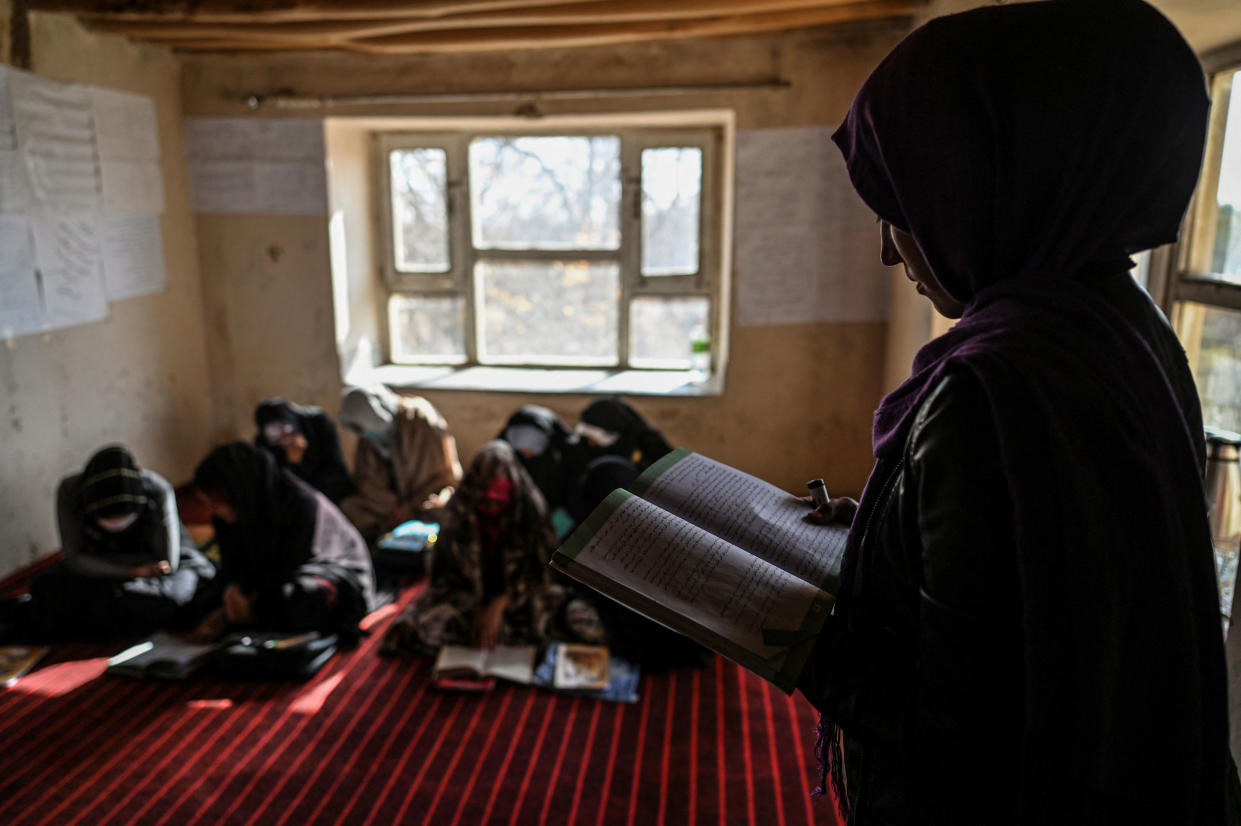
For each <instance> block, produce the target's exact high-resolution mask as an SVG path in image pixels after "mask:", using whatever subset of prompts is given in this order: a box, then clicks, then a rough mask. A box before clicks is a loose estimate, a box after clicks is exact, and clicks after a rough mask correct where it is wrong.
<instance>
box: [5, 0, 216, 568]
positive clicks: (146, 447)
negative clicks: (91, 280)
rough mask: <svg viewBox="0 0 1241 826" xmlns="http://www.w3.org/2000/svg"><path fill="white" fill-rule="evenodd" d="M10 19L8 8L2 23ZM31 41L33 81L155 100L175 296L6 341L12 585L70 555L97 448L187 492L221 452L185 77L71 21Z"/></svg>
mask: <svg viewBox="0 0 1241 826" xmlns="http://www.w3.org/2000/svg"><path fill="white" fill-rule="evenodd" d="M7 11H8V9H7V8H5V7H0V19H3V18H5V17H6V13H7ZM31 29H32V32H31V34H32V42H31V47H32V48H31V53H32V60H33V65H32V67H31V68H32V69H33V70H34V71H35V72H38V73H39V74H42V75H46V76H48V77H51V78H54V79H56V80H61V81H69V82H88V83H92V84H96V85H100V86H106V87H110V88H115V89H122V90H126V91H132V92H139V93H141V94H144V95H150V96H152V97H153V98H154V99H155V102H156V111H157V115H158V119H159V138H160V146H161V148H162V154H163V160H162V164H161V165H162V170H163V176H164V195H165V200H166V202H167V208H166V210H165V213H164V215H163V216H162V219H161V222H160V224H161V229H162V231H163V240H164V258H165V264H166V267H167V285H166V286H165V288H164V290H163V291H162V292H160V293H157V294H155V295H150V296H145V297H140V298H132V299H127V300H124V301H118V302H114V303H112V304H111V314H110V316H109V317H108V318H107V319H106V320H104V321H102V322H98V323H93V324H84V325H80V326H77V327H72V328H69V329H66V330H58V331H56V332H51V333H46V334H42V335H33V336H22V337H19V338H15V339H11V340H7V341H0V433H2V435H0V575H3V574H5V573H7V572H9V571H12V570H13V569H15V568H17V567H19V566H21V565H24V564H26V563H28V562H30V561H31V560H33V559H35V558H37V557H40V556H43V555H45V554H46V553H48V552H49V551H51V550H54V549H55V548H57V547H58V546H59V538H58V536H57V532H56V526H55V514H54V499H53V497H54V493H55V490H56V485H57V483H58V481H59V479H60V477H61V476H62V475H64V474H66V473H69V472H73V471H78V470H80V469H81V468H82V466H83V465H84V464H85V463H86V460H87V458H88V457H89V455H90V454H91V453H92V452H93V451H94V450H95V449H96V448H98V447H100V446H101V445H103V444H106V443H110V442H122V443H124V444H126V445H128V446H129V447H130V449H131V450H133V452H134V454H135V456H136V457H137V459H138V461H139V463H141V464H143V465H144V466H146V467H150V468H152V469H153V470H155V471H157V472H159V473H161V474H163V475H165V476H167V477H168V478H169V479H171V480H173V481H178V480H184V479H186V478H188V476H189V475H190V473H191V472H192V471H193V467H194V463H195V462H196V461H197V460H198V459H199V458H200V457H201V456H202V454H203V453H204V452H205V450H206V448H207V447H208V444H209V441H208V436H209V433H208V428H209V424H210V410H209V404H208V401H209V399H210V394H211V389H210V386H209V382H208V373H207V364H206V355H205V352H204V347H203V322H202V311H201V285H200V281H199V274H198V251H197V247H196V245H195V236H194V223H193V214H192V212H191V210H190V204H189V195H188V184H187V180H186V174H185V165H184V161H183V158H184V149H183V146H182V125H181V88H180V74H181V70H180V65H179V64H178V62H177V60H176V59H175V58H174V57H173V56H172V55H171V53H169V52H168V51H167V50H165V49H157V48H152V47H148V46H140V45H135V44H132V43H129V42H128V41H125V40H122V39H120V38H116V37H104V36H98V35H95V34H91V33H88V32H86V31H84V30H83V29H82V28H81V27H80V26H78V25H77V23H76V22H74V21H73V20H72V19H70V18H68V17H66V16H62V15H51V14H38V13H36V14H32V15H31ZM6 31H7V28H6ZM0 54H7V51H6V50H5V49H0Z"/></svg>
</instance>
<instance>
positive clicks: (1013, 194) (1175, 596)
mask: <svg viewBox="0 0 1241 826" xmlns="http://www.w3.org/2000/svg"><path fill="white" fill-rule="evenodd" d="M1206 110H1207V96H1206V93H1205V87H1204V83H1203V78H1202V74H1201V70H1200V68H1199V66H1198V63H1197V60H1196V59H1195V57H1194V55H1193V52H1192V51H1191V50H1190V49H1189V47H1188V46H1187V45H1186V44H1185V42H1184V40H1183V39H1182V38H1181V37H1180V35H1179V34H1178V33H1177V32H1176V30H1175V29H1174V28H1173V27H1172V26H1171V25H1170V24H1169V23H1168V22H1167V21H1166V20H1165V19H1164V18H1163V17H1162V16H1161V15H1160V14H1159V13H1158V12H1156V11H1155V10H1154V9H1152V8H1151V7H1150V6H1148V5H1146V4H1145V3H1141V2H1138V1H1137V0H1093V1H1090V0H1051V2H1041V3H1029V4H1015V5H1007V6H999V7H988V8H982V9H977V10H975V11H971V12H966V13H963V14H959V15H952V16H949V17H945V18H940V19H937V20H934V21H932V22H931V23H929V24H927V25H926V26H923V27H922V28H920V29H918V30H917V31H915V32H914V33H913V34H911V35H910V36H909V37H908V38H906V40H905V41H903V42H902V43H901V44H900V45H898V46H897V47H896V49H895V50H894V51H893V52H892V53H891V54H890V55H888V57H887V58H885V60H884V61H883V62H882V63H881V64H880V65H879V67H878V68H877V69H876V70H875V72H874V73H873V74H872V75H871V77H870V78H869V79H868V80H867V81H866V83H865V85H864V86H863V87H862V89H861V91H860V92H859V94H858V96H857V99H856V100H855V101H854V104H853V107H852V109H851V110H850V112H849V114H848V117H847V118H846V120H845V123H844V124H843V125H842V126H841V128H840V129H839V131H838V132H837V133H836V135H835V136H834V137H833V139H834V140H835V141H836V143H837V144H838V145H839V146H840V148H841V150H842V152H843V153H844V155H845V159H846V162H847V165H848V169H849V175H850V178H851V180H852V182H853V185H854V187H855V188H856V189H857V191H858V193H859V194H860V195H861V197H862V199H863V200H864V201H865V202H866V203H867V204H869V205H870V206H871V208H872V209H874V210H875V211H876V212H877V213H878V215H879V216H880V217H881V218H883V219H884V220H886V221H888V222H890V223H891V224H892V225H893V226H896V227H898V228H900V229H903V230H905V231H907V232H909V233H910V234H911V235H912V236H913V237H914V239H915V241H916V242H917V244H918V246H919V248H920V249H921V251H922V252H923V254H924V256H925V257H926V259H927V261H928V263H929V264H930V266H931V268H932V270H933V271H934V274H935V276H936V278H937V280H939V281H940V282H941V283H942V284H943V286H944V287H945V289H947V291H948V292H949V293H950V294H951V295H952V296H953V297H955V298H956V299H958V300H959V301H961V302H962V303H963V304H965V305H966V310H965V313H964V315H963V317H962V319H961V321H960V322H959V323H958V324H957V325H956V326H955V327H954V328H953V329H952V330H951V331H950V332H949V333H948V334H946V335H945V336H942V337H941V338H939V339H937V340H935V341H933V342H931V343H930V344H928V345H927V346H926V347H925V348H923V350H922V351H920V352H919V353H918V356H917V357H916V359H915V361H914V367H913V375H912V376H911V378H910V379H909V380H908V381H906V382H905V383H904V384H903V385H902V386H901V387H899V388H898V389H897V390H896V391H894V392H893V393H892V394H890V395H889V396H888V397H887V398H885V399H884V400H883V403H882V404H881V405H880V407H879V410H878V411H877V412H876V415H875V430H874V448H875V455H876V457H877V458H878V459H879V462H878V464H877V465H876V468H875V471H874V472H873V473H872V475H871V479H870V481H869V482H868V483H867V486H866V489H865V491H864V492H863V495H862V500H861V502H860V505H859V511H858V515H857V517H856V518H855V521H854V525H855V526H858V528H859V529H861V528H862V527H863V526H865V525H866V524H867V523H868V521H869V519H870V514H871V512H872V511H873V510H874V508H875V506H876V502H877V501H878V500H879V498H880V497H881V493H880V491H881V490H882V489H883V487H884V485H885V483H886V481H887V479H888V478H890V476H891V474H892V473H893V472H894V469H895V468H896V467H897V466H898V465H899V462H900V458H901V454H902V453H903V449H904V445H905V440H906V436H907V434H908V431H909V428H910V426H911V424H912V421H913V418H914V416H915V414H916V412H917V411H918V409H919V408H920V407H921V404H922V402H923V401H924V400H925V398H926V397H927V395H928V394H929V393H930V392H931V391H932V390H933V389H934V388H935V387H937V386H938V384H939V381H940V380H941V378H942V377H943V376H944V374H945V372H946V371H947V370H949V369H954V370H961V371H964V372H967V373H969V374H972V375H973V376H974V377H976V379H977V380H978V382H979V384H980V385H981V386H982V388H983V389H984V392H985V393H986V395H987V398H988V401H989V405H990V418H991V421H992V424H993V427H994V432H995V434H996V438H997V441H998V443H999V447H1000V455H1001V462H1002V465H1003V467H1002V470H1003V473H1004V475H1005V478H1006V480H1007V481H1008V484H1009V492H1010V495H1011V497H1012V500H1013V510H1014V534H1013V537H1012V548H1013V549H1014V550H1015V553H1016V557H1017V568H1018V573H1019V577H1020V586H1019V593H1018V594H1017V598H1018V599H1019V601H1020V612H1021V617H1022V626H1023V633H1024V639H1022V640H1020V641H1014V644H1020V645H1022V646H1023V660H1024V665H1025V675H1026V691H1025V717H1026V719H1025V732H1024V735H1023V739H1022V743H1021V746H1020V750H1021V768H1020V789H1019V795H1020V800H1019V812H1020V815H1021V816H1020V822H1022V823H1052V822H1057V823H1079V822H1080V823H1090V822H1110V821H1109V820H1108V818H1109V816H1111V815H1115V813H1116V812H1117V811H1118V810H1119V809H1124V808H1125V807H1131V808H1137V809H1140V810H1142V811H1144V812H1146V813H1147V814H1148V815H1149V818H1150V822H1177V823H1187V824H1188V823H1194V824H1197V823H1208V822H1220V818H1222V812H1221V811H1220V806H1221V805H1222V798H1221V796H1220V794H1219V792H1220V791H1221V790H1222V788H1223V778H1224V777H1225V769H1224V765H1225V762H1226V759H1227V741H1226V736H1227V719H1226V711H1225V695H1224V676H1223V659H1222V644H1221V638H1220V623H1219V615H1218V607H1217V597H1216V592H1215V578H1214V569H1213V563H1212V559H1211V543H1210V536H1209V532H1208V528H1207V523H1206V509H1205V505H1204V501H1203V496H1202V487H1201V476H1200V474H1201V465H1200V456H1201V440H1202V433H1201V419H1200V412H1199V411H1198V409H1197V400H1196V398H1194V397H1193V394H1192V392H1190V393H1187V392H1185V389H1186V387H1192V380H1191V379H1190V378H1189V372H1188V367H1187V365H1186V363H1185V358H1184V354H1183V352H1182V351H1180V349H1179V347H1178V346H1177V345H1176V344H1175V339H1174V337H1173V336H1172V333H1171V330H1170V329H1169V328H1168V327H1167V325H1166V323H1164V322H1163V321H1162V319H1161V317H1159V315H1158V313H1157V311H1156V310H1155V309H1154V308H1153V306H1152V305H1151V304H1150V302H1149V300H1148V299H1146V298H1145V296H1144V295H1141V294H1140V290H1139V289H1138V288H1137V287H1136V285H1134V283H1133V281H1132V279H1130V278H1129V277H1128V275H1127V268H1128V266H1129V261H1128V258H1127V256H1128V254H1129V253H1132V252H1134V251H1137V250H1140V249H1144V248H1148V247H1151V246H1155V245H1157V244H1161V243H1164V242H1168V241H1171V240H1173V239H1175V237H1176V234H1177V230H1178V227H1179V224H1180V220H1181V216H1182V214H1183V212H1184V210H1185V207H1186V204H1187V202H1188V199H1189V196H1190V193H1191V191H1192V189H1193V186H1194V184H1195V181H1196V178H1197V172H1198V166H1199V162H1200V160H1201V153H1202V144H1203V139H1204V135H1205V128H1206V122H1205V115H1206ZM962 461H968V457H962ZM860 540H861V530H855V531H854V533H853V535H852V536H851V538H850V543H849V547H848V549H847V551H846V556H845V562H844V572H843V577H842V578H843V584H842V593H841V595H840V600H839V603H838V607H837V613H838V615H841V616H843V617H847V616H848V615H849V606H850V588H851V587H852V574H853V570H854V569H855V566H856V558H857V554H858V548H859V543H860ZM846 734H847V732H846ZM823 742H824V743H826V744H827V745H829V746H830V745H831V744H833V743H835V742H837V741H836V739H835V732H834V731H833V730H832V728H831V727H830V726H828V728H827V730H826V731H825V737H824V740H823ZM832 757H833V756H832V755H829V762H833V763H834V762H835V760H834V759H831V758H832ZM834 757H835V759H838V758H839V755H838V754H836V755H835V756H834ZM833 776H834V779H835V780H837V781H839V779H840V772H839V771H838V770H836V769H835V767H833ZM962 793H968V791H967V790H963V792H962ZM1118 807H1119V809H1118ZM1126 810H1127V809H1126Z"/></svg>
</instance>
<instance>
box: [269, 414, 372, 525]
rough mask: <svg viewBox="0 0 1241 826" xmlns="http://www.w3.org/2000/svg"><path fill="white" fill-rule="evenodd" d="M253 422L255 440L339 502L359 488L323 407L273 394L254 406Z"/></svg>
mask: <svg viewBox="0 0 1241 826" xmlns="http://www.w3.org/2000/svg"><path fill="white" fill-rule="evenodd" d="M254 424H255V425H256V426H257V427H258V434H257V435H256V436H255V437H254V443H255V444H256V445H258V446H259V447H261V448H263V449H264V450H266V451H267V452H268V453H270V454H271V455H272V458H274V459H275V460H276V464H278V465H280V466H281V467H287V468H288V469H289V470H291V471H293V474H294V475H295V476H297V478H299V479H301V480H302V481H303V482H305V483H306V484H308V485H310V486H311V487H312V488H314V489H315V490H317V491H320V492H321V493H322V494H323V495H324V496H326V497H327V498H328V499H331V500H332V501H333V502H335V503H339V502H340V500H342V499H344V498H345V497H346V496H349V495H351V494H353V493H356V492H357V490H358V489H357V488H356V487H355V486H354V484H353V479H351V478H350V477H349V469H348V468H347V467H345V458H344V456H342V455H341V452H340V437H339V436H338V435H337V433H336V423H335V422H333V421H332V418H331V417H330V416H328V414H327V413H325V412H323V409H322V408H319V407H310V406H305V405H300V404H293V403H292V402H288V401H285V400H284V399H282V398H280V397H279V396H271V397H269V398H266V399H263V400H262V401H261V402H259V405H258V407H256V408H254Z"/></svg>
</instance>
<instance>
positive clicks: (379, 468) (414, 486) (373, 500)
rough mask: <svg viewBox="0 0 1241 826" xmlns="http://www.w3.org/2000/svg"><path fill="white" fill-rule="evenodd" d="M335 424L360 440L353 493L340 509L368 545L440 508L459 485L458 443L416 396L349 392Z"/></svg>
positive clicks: (379, 389) (382, 389) (437, 415)
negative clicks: (339, 424)
mask: <svg viewBox="0 0 1241 826" xmlns="http://www.w3.org/2000/svg"><path fill="white" fill-rule="evenodd" d="M340 423H341V425H342V426H343V427H347V428H349V429H350V430H352V431H353V432H354V433H356V434H357V435H358V436H360V437H361V438H359V439H358V447H357V452H356V453H355V454H354V459H353V479H354V482H355V483H356V484H357V488H358V492H357V493H356V494H354V495H353V496H350V497H348V498H347V499H344V500H343V501H342V502H341V503H340V508H341V510H342V511H344V513H345V515H346V516H347V517H349V520H350V521H351V522H353V524H354V525H355V526H356V527H357V529H358V530H359V531H360V532H361V533H362V537H363V538H364V539H365V540H366V541H367V543H368V544H371V545H373V544H374V543H375V541H376V540H377V539H379V537H380V536H381V535H382V534H383V533H384V532H385V531H388V530H390V529H392V528H394V527H395V526H397V525H399V524H401V523H402V522H405V521H407V520H410V519H415V518H419V517H420V516H424V515H426V512H427V511H429V510H432V509H436V508H441V507H443V505H444V504H445V503H446V502H447V501H448V498H449V497H450V496H452V492H453V490H454V489H455V488H456V486H457V484H458V483H459V482H460V481H461V463H460V462H459V461H458V460H457V442H456V440H455V439H453V437H452V434H451V433H450V432H449V431H448V424H447V422H445V421H444V417H443V416H441V415H440V413H439V411H438V410H436V409H435V408H434V407H433V406H432V405H431V403H430V402H429V401H427V400H426V399H424V398H422V397H420V396H407V397H401V396H398V395H396V394H395V393H393V392H392V391H391V390H389V389H388V388H387V387H384V386H383V385H376V386H373V387H350V388H348V389H346V390H345V393H344V397H343V398H342V400H341V404H340ZM431 521H434V519H433V518H432V520H431Z"/></svg>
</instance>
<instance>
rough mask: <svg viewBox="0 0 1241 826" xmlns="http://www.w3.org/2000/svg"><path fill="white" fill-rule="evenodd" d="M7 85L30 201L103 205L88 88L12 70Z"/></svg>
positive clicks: (54, 206) (47, 206)
mask: <svg viewBox="0 0 1241 826" xmlns="http://www.w3.org/2000/svg"><path fill="white" fill-rule="evenodd" d="M8 89H9V104H10V106H11V108H12V115H13V120H14V123H15V126H16V133H17V150H18V153H19V154H20V157H21V159H22V161H23V163H24V167H25V172H26V175H27V184H28V186H29V194H30V199H31V204H32V205H33V206H35V207H38V208H43V209H71V210H95V209H98V208H99V167H98V165H97V163H96V159H95V158H96V156H95V140H94V125H93V123H94V122H93V119H92V117H91V105H90V93H89V90H88V89H87V87H85V86H78V85H73V84H65V83H57V82H55V81H52V80H48V79H47V78H42V77H39V76H37V75H32V74H29V73H27V72H16V71H11V72H10V74H9V82H8Z"/></svg>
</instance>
